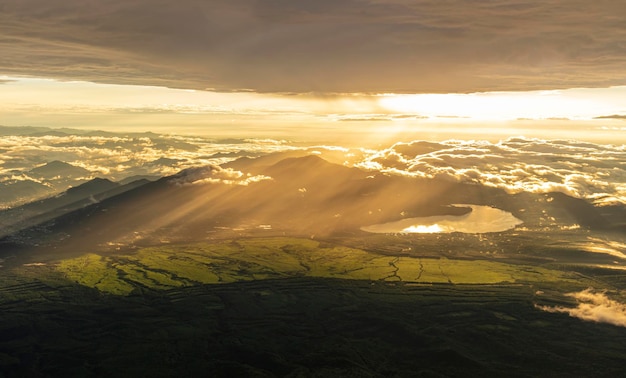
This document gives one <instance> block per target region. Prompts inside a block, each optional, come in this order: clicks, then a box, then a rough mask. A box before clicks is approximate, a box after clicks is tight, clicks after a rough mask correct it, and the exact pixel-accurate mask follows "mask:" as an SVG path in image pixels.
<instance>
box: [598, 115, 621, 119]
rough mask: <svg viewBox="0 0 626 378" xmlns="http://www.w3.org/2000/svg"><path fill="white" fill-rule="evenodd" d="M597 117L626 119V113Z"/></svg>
mask: <svg viewBox="0 0 626 378" xmlns="http://www.w3.org/2000/svg"><path fill="white" fill-rule="evenodd" d="M595 119H626V115H622V114H612V115H605V116H599V117H595Z"/></svg>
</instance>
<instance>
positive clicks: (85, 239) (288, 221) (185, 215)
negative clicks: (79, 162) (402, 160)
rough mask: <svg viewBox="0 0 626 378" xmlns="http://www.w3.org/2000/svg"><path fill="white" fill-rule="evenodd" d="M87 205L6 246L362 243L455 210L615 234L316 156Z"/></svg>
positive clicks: (546, 199)
mask: <svg viewBox="0 0 626 378" xmlns="http://www.w3.org/2000/svg"><path fill="white" fill-rule="evenodd" d="M265 163H267V164H265ZM233 167H237V169H238V171H240V172H238V171H234V170H233ZM94 185H95V184H94ZM81 204H82V205H81V206H76V207H75V209H74V210H72V211H70V212H67V213H64V214H62V215H59V216H57V217H54V218H48V220H47V221H44V222H41V223H39V224H38V225H37V227H36V228H33V229H25V230H23V231H21V232H20V233H18V234H14V235H11V236H10V237H7V238H5V239H4V240H3V242H4V243H5V245H8V244H7V243H16V242H17V243H21V244H31V245H32V244H39V245H56V243H57V240H59V239H64V240H63V243H64V245H65V246H66V247H67V248H69V249H72V248H74V249H84V248H86V247H89V248H93V247H94V246H95V245H101V246H106V245H111V244H116V245H132V244H134V243H146V244H150V243H159V242H161V241H164V240H167V241H191V240H205V239H207V238H211V237H219V235H221V233H239V234H241V233H250V232H254V231H255V230H259V229H270V228H271V230H272V232H274V233H280V234H282V233H285V234H290V235H301V236H307V237H308V236H311V235H333V234H338V233H344V234H345V233H349V234H355V235H357V234H359V233H362V231H360V228H361V227H363V226H367V225H372V224H379V223H384V222H390V221H395V220H399V219H402V218H411V217H418V216H435V215H462V214H464V213H467V212H468V211H470V210H469V209H468V208H464V207H450V206H449V205H451V204H475V205H484V206H493V207H497V208H500V209H503V210H505V211H508V212H511V213H512V214H513V215H514V216H516V217H518V218H520V219H522V220H523V221H524V223H525V224H524V225H525V226H526V227H527V228H536V229H540V228H543V227H548V226H549V227H555V228H558V227H562V226H571V225H576V224H577V225H580V226H583V227H591V228H593V227H596V228H602V227H607V223H606V218H605V217H604V215H603V214H602V212H601V210H600V209H598V208H596V207H594V206H592V205H591V204H589V203H587V202H586V201H584V200H580V199H575V198H572V197H569V196H566V195H564V194H560V193H558V194H533V193H520V194H516V195H512V194H509V193H506V192H504V191H503V190H500V189H497V188H492V187H484V186H481V185H476V184H466V183H459V182H453V181H446V180H437V179H421V178H412V177H403V176H392V175H385V174H380V173H376V172H368V171H364V170H361V169H357V168H349V167H346V166H342V165H338V164H332V163H329V162H327V161H325V160H323V159H321V158H319V157H318V156H315V155H308V156H303V157H287V158H283V159H279V160H278V161H277V162H274V161H271V159H270V158H268V157H261V158H258V159H247V158H242V159H239V160H238V161H236V163H229V164H226V165H224V166H222V167H220V166H207V167H198V168H192V169H187V170H184V171H182V172H180V173H178V174H176V175H173V176H169V177H165V178H162V179H160V180H157V181H154V182H148V183H145V184H143V185H141V186H138V187H136V188H132V189H130V190H126V191H123V192H121V193H119V194H117V195H112V196H108V197H107V198H101V199H100V200H98V201H97V203H92V204H86V203H85V202H84V201H83V202H81ZM66 209H67V208H66ZM42 230H45V232H43V231H42ZM59 235H62V236H63V237H59Z"/></svg>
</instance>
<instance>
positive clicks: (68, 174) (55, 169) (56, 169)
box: [29, 160, 91, 179]
mask: <svg viewBox="0 0 626 378" xmlns="http://www.w3.org/2000/svg"><path fill="white" fill-rule="evenodd" d="M29 173H30V174H31V175H33V176H35V177H39V178H46V179H52V178H56V177H63V178H66V179H67V178H80V177H85V176H89V175H90V174H91V172H89V170H87V169H85V168H82V167H77V166H74V165H72V164H69V163H65V162H62V161H59V160H54V161H51V162H48V163H46V164H44V165H41V166H39V167H36V168H33V169H31V170H30V171H29Z"/></svg>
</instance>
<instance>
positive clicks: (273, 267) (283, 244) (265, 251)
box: [53, 238, 586, 294]
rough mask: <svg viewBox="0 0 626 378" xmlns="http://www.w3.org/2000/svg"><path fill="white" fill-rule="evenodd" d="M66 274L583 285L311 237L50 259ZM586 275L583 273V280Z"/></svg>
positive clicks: (122, 287) (90, 281) (126, 278)
mask: <svg viewBox="0 0 626 378" xmlns="http://www.w3.org/2000/svg"><path fill="white" fill-rule="evenodd" d="M53 266H54V269H55V270H56V271H57V272H60V273H62V274H63V275H65V277H67V278H68V279H69V280H71V281H74V282H77V283H79V284H81V285H84V286H88V287H92V288H96V289H98V290H100V291H102V292H106V293H111V294H129V293H131V292H132V291H133V290H134V289H135V288H138V287H141V288H150V289H171V288H177V287H184V286H192V285H197V284H212V283H230V282H237V281H249V280H263V279H276V278H289V277H319V278H340V279H354V280H368V281H389V282H399V281H402V282H414V283H451V284H496V283H510V284H513V283H544V284H545V283H556V282H558V283H560V284H568V283H569V284H572V285H582V286H584V285H585V284H586V283H584V282H581V277H580V276H579V275H577V274H573V273H569V272H564V271H560V270H554V269H546V268H543V267H539V266H530V265H514V264H507V263H501V262H495V261H488V260H484V259H483V260H455V259H448V258H445V257H442V258H420V257H411V256H388V255H380V254H376V253H373V252H367V251H363V250H360V249H355V248H348V247H343V246H339V245H331V244H327V243H320V242H318V241H315V240H310V239H296V238H258V239H239V240H227V241H222V242H217V243H198V244H187V245H164V246H159V247H149V248H142V249H139V250H137V251H134V252H133V253H127V254H123V253H117V254H115V253H114V254H102V255H99V254H94V253H88V254H85V255H82V256H80V257H76V258H72V259H66V260H62V261H58V262H54V263H53ZM583 281H584V280H583Z"/></svg>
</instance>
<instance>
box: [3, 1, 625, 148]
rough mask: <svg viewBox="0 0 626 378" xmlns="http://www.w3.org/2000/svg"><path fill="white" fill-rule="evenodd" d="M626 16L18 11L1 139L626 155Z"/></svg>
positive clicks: (394, 7) (57, 7) (357, 7)
mask: <svg viewBox="0 0 626 378" xmlns="http://www.w3.org/2000/svg"><path fill="white" fill-rule="evenodd" d="M625 18H626V3H623V2H619V1H614V0H598V1H594V2H588V1H583V0H570V1H567V2H563V1H557V0H543V1H539V0H496V1H488V2H487V1H484V2H480V1H469V0H463V1H462V0H446V1H435V0H417V1H416V0H411V1H409V0H385V1H381V0H332V1H331V0H319V1H315V2H311V1H305V0H264V1H259V0H228V1H227V0H213V1H208V2H207V1H200V0H180V1H177V2H171V1H164V0H125V1H119V0H110V1H106V2H105V1H97V0H92V1H84V0H80V1H79V0H64V1H62V2H59V1H56V2H50V1H43V0H2V1H0V36H2V37H1V38H0V51H2V54H0V104H1V105H0V124H2V125H7V126H17V125H35V126H52V127H81V128H88V129H90V128H95V129H107V130H116V131H121V130H138V131H147V130H152V131H157V132H172V133H182V134H199V135H205V136H225V135H231V134H236V135H247V136H254V137H262V136H267V137H277V138H281V137H286V138H291V139H324V138H325V139H328V140H342V141H345V140H354V139H355V138H356V139H359V140H361V139H363V140H364V141H365V142H372V141H378V140H381V139H393V138H397V139H403V138H408V139H416V138H417V139H437V140H443V139H449V138H453V137H461V138H474V139H491V140H497V139H501V138H506V137H510V136H515V135H524V136H530V137H536V136H538V137H545V138H577V139H584V140H594V141H601V142H607V143H608V142H612V143H616V142H618V143H619V142H623V141H624V140H626V138H625V137H624V136H625V135H626V134H624V133H625V132H626V119H625V118H626V96H625V94H626V74H624V70H623V67H624V66H625V64H626V44H625V43H624V41H625V40H626V20H625Z"/></svg>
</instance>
